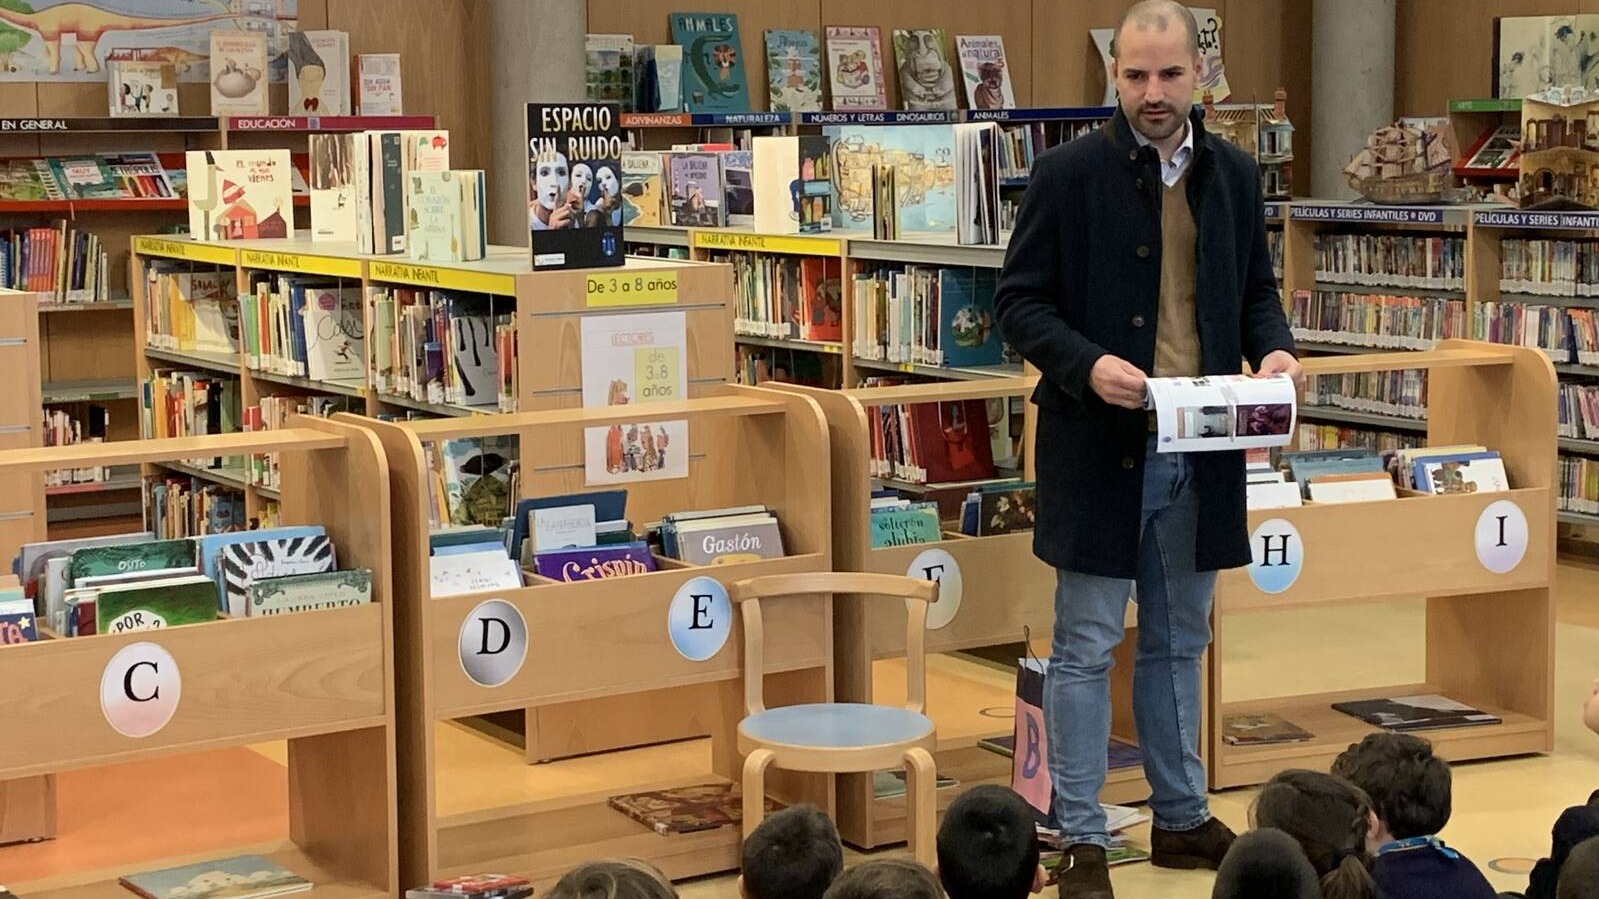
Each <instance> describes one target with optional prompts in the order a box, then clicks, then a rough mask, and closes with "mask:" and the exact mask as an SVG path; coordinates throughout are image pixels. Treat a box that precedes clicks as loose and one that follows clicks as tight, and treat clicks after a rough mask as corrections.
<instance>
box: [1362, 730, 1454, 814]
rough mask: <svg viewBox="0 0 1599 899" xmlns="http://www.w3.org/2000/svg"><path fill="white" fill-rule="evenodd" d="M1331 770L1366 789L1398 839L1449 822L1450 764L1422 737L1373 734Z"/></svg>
mask: <svg viewBox="0 0 1599 899" xmlns="http://www.w3.org/2000/svg"><path fill="white" fill-rule="evenodd" d="M1332 773H1334V774H1336V775H1338V776H1340V777H1342V778H1344V779H1346V780H1349V781H1352V782H1353V783H1354V784H1355V785H1356V786H1358V787H1360V788H1361V789H1362V790H1365V791H1366V795H1368V796H1370V797H1371V806H1372V810H1373V811H1375V812H1376V813H1377V817H1378V818H1381V819H1382V822H1383V824H1385V825H1387V826H1388V832H1389V833H1391V834H1393V835H1394V838H1395V839H1398V840H1404V839H1409V838H1410V837H1422V836H1431V835H1432V834H1435V833H1437V832H1438V831H1440V830H1443V829H1444V825H1445V824H1448V823H1449V815H1450V811H1451V802H1452V800H1451V798H1450V781H1451V776H1450V774H1449V765H1448V763H1446V762H1445V761H1444V760H1443V759H1441V758H1438V757H1437V756H1435V755H1433V754H1432V744H1431V743H1429V742H1427V741H1426V740H1423V739H1422V738H1420V737H1417V736H1413V735H1411V734H1393V733H1381V734H1368V735H1367V736H1366V738H1365V739H1364V740H1361V741H1360V742H1359V743H1356V744H1354V745H1352V746H1350V747H1349V748H1348V749H1346V750H1344V752H1343V754H1341V755H1339V756H1338V758H1337V759H1336V760H1335V761H1334V762H1333V766H1332Z"/></svg>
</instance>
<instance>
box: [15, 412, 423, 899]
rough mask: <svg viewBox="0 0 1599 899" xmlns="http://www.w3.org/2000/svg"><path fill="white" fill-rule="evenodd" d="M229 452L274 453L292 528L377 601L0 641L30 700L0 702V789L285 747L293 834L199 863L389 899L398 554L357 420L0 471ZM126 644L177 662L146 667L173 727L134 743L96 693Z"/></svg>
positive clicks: (38, 884) (46, 881)
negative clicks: (172, 669) (148, 763)
mask: <svg viewBox="0 0 1599 899" xmlns="http://www.w3.org/2000/svg"><path fill="white" fill-rule="evenodd" d="M238 451H263V452H265V451H275V452H281V453H283V454H284V461H283V464H284V466H285V468H286V470H287V471H288V472H290V473H292V479H291V481H290V483H291V484H292V485H294V486H293V488H292V489H289V490H286V491H285V495H284V498H283V512H284V521H285V523H293V524H312V523H315V524H321V525H323V526H324V527H325V528H326V529H327V532H328V535H329V536H330V537H331V538H332V539H333V541H334V543H335V545H336V546H337V548H338V553H339V560H340V564H341V565H342V566H344V567H346V568H354V567H365V568H370V569H371V570H372V590H373V602H372V603H371V604H369V605H365V606H356V607H350V608H344V609H334V610H328V611H320V612H308V613H302V614H296V615H283V616H277V617H268V618H242V619H221V620H218V621H216V622H212V623H208V624H199V625H191V626H185V627H176V628H172V629H170V630H161V631H145V632H139V633H132V634H122V635H111V634H106V635H98V636H88V637H76V638H71V639H62V638H57V637H56V636H55V635H53V634H46V635H45V636H46V639H44V640H42V641H40V642H37V643H30V644H24V645H20V646H11V647H6V648H5V649H3V650H0V651H3V652H5V654H6V657H5V664H6V670H7V676H8V678H10V679H11V680H12V681H13V682H14V683H19V684H27V685H28V689H27V690H18V691H12V692H11V693H9V694H7V695H6V696H5V697H0V715H4V717H5V719H6V720H7V721H8V722H11V725H12V727H13V728H14V732H16V733H22V734H28V735H29V737H28V739H27V740H7V741H0V779H3V780H13V779H15V778H25V777H32V776H37V775H47V774H53V773H56V772H63V771H72V770H75V769H82V768H98V767H102V766H108V765H116V764H121V763H125V762H132V761H136V760H141V759H149V758H155V757H163V756H182V755H185V754H190V753H197V752H202V751H207V750H214V749H221V748H226V747H242V746H250V745H255V744H260V743H264V742H268V741H275V740H287V741H288V765H289V778H288V784H289V787H288V789H289V796H288V810H289V821H288V833H289V835H290V840H289V841H288V842H285V843H282V844H275V845H270V846H259V845H249V846H240V847H237V848H236V849H235V850H234V852H229V851H219V852H215V853H211V854H209V855H207V856H205V857H210V858H216V857H221V856H225V855H230V854H235V852H251V853H259V854H265V855H269V856H270V857H272V858H273V859H274V860H276V861H278V862H279V863H280V864H283V865H285V866H287V867H289V868H291V869H292V870H294V871H295V872H296V873H298V874H300V875H301V876H304V877H306V878H308V879H311V880H312V881H313V882H315V884H316V890H317V892H318V893H319V894H322V893H324V892H325V893H327V894H329V895H333V896H339V897H343V899H378V897H383V896H393V895H396V894H397V893H398V891H399V890H400V883H399V880H398V876H397V871H398V856H397V854H396V847H397V839H396V829H395V820H396V818H395V776H394V771H395V769H394V745H395V731H394V680H393V677H392V658H393V653H394V646H393V642H392V636H391V635H392V622H391V617H392V611H393V603H392V601H393V598H394V594H393V591H392V587H391V583H392V582H391V579H390V574H389V559H390V557H391V554H392V547H391V541H390V530H389V528H390V522H389V508H388V503H389V500H388V464H387V460H386V458H385V456H384V455H383V452H382V450H381V448H380V447H379V445H378V443H377V441H376V439H375V438H374V437H373V436H372V435H371V434H370V433H369V432H367V431H364V430H362V429H360V428H357V427H354V426H352V425H349V424H345V423H339V422H330V421H323V420H305V421H301V422H297V423H296V424H295V426H294V427H291V428H289V429H285V430H280V431H276V432H273V433H271V434H251V435H242V434H241V435H226V436H221V437H204V438H187V439H169V440H140V441H123V442H115V443H104V444H82V445H78V446H68V447H51V448H48V449H46V448H29V449H14V450H4V451H0V473H3V475H4V476H6V477H15V476H31V475H37V474H39V473H42V472H44V471H47V470H49V469H52V468H57V467H62V466H72V465H82V464H86V463H93V464H102V465H117V464H141V463H150V462H157V461H171V460H174V459H184V458H189V457H190V456H192V455H194V454H197V453H198V454H211V453H217V454H224V453H228V452H238ZM136 645H143V646H150V647H154V648H155V649H154V650H151V651H152V652H153V651H159V652H164V653H165V654H166V656H167V657H168V658H170V659H171V660H172V662H173V663H175V664H176V665H177V666H178V671H177V672H176V673H163V672H160V671H159V669H158V670H157V672H156V673H157V674H159V675H160V676H161V677H162V678H163V681H162V684H163V685H173V686H176V687H178V688H179V690H180V692H179V693H178V694H177V695H178V697H179V698H178V700H177V701H176V702H175V703H173V704H172V708H171V711H170V713H169V714H170V718H169V719H168V720H167V722H166V723H165V724H164V725H162V726H159V727H152V726H146V727H144V728H141V729H142V730H145V731H147V733H146V734H145V735H144V736H139V737H136V736H130V735H127V727H126V726H124V727H123V729H120V730H119V729H116V728H115V726H114V725H113V724H112V723H111V719H110V717H108V714H109V713H108V712H106V711H105V709H106V708H107V706H106V705H105V704H104V702H103V700H102V698H101V694H102V688H101V684H102V681H103V678H111V681H110V682H111V683H113V684H114V683H115V682H116V678H117V677H123V678H124V679H125V678H126V677H128V676H129V675H128V674H127V673H126V672H121V673H119V671H118V669H117V668H115V667H114V666H115V665H116V664H122V665H126V664H128V662H127V661H122V662H118V657H119V654H120V653H124V652H128V651H132V650H131V647H134V646H136ZM156 658H157V659H158V660H159V659H160V656H159V655H157V656H156ZM135 664H141V663H135ZM142 664H151V663H149V662H143V663H142ZM154 664H157V665H159V664H160V662H159V661H157V662H156V663H154ZM130 670H131V669H130ZM245 813H246V812H245V811H244V810H241V811H240V814H245ZM117 826H121V827H125V828H129V829H132V828H138V827H140V826H141V822H140V821H138V820H128V821H123V822H118V823H117ZM7 851H8V850H7V849H5V848H0V869H5V868H9V867H11V866H10V865H9V864H8V863H7V861H6V859H7ZM205 857H202V858H186V857H171V858H134V859H128V860H127V862H126V863H125V864H120V865H118V867H117V868H116V869H115V870H81V866H79V865H74V864H71V863H70V862H68V863H65V864H63V865H61V867H60V869H59V870H58V871H52V872H50V873H48V874H45V875H43V876H41V877H38V878H37V879H30V880H29V881H27V882H23V883H16V882H13V883H12V884H11V887H12V889H13V890H15V891H17V892H18V894H19V895H26V896H36V897H37V896H42V897H48V899H80V897H82V899H87V897H113V896H122V895H125V890H124V888H123V887H121V886H119V885H118V883H117V877H118V876H121V875H124V874H128V873H132V872H139V871H148V870H155V869H160V868H165V867H169V866H172V865H175V864H185V863H189V862H193V861H201V860H204V858H205Z"/></svg>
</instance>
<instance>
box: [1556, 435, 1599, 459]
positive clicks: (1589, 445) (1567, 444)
mask: <svg viewBox="0 0 1599 899" xmlns="http://www.w3.org/2000/svg"><path fill="white" fill-rule="evenodd" d="M1559 445H1560V448H1561V449H1562V450H1564V451H1566V452H1570V453H1581V454H1583V455H1589V456H1599V440H1585V439H1583V438H1581V437H1562V438H1560V441H1559Z"/></svg>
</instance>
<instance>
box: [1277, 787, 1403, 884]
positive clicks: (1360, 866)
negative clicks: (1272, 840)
mask: <svg viewBox="0 0 1599 899" xmlns="http://www.w3.org/2000/svg"><path fill="white" fill-rule="evenodd" d="M1251 816H1252V817H1253V819H1254V824H1255V826H1256V827H1271V828H1275V829H1277V830H1280V831H1282V832H1284V833H1286V834H1288V835H1289V836H1291V837H1293V838H1294V842H1296V843H1298V844H1299V848H1301V849H1303V850H1304V851H1305V857H1306V858H1308V859H1310V866H1311V867H1312V868H1314V869H1315V871H1316V877H1317V878H1318V879H1319V881H1320V883H1321V896H1322V899H1377V897H1378V896H1379V895H1380V894H1379V893H1378V891H1377V882H1376V881H1374V880H1372V877H1371V870H1370V865H1371V858H1370V856H1368V855H1367V854H1366V838H1367V836H1368V835H1369V834H1370V833H1371V828H1372V827H1373V826H1374V825H1375V823H1376V816H1375V815H1373V814H1372V810H1371V800H1370V799H1368V798H1366V794H1365V793H1364V792H1363V791H1362V790H1361V789H1360V788H1359V787H1357V786H1355V785H1354V784H1352V783H1350V782H1349V781H1347V780H1344V779H1343V778H1342V777H1334V776H1333V775H1331V774H1322V773H1321V772H1319V771H1284V772H1282V773H1281V774H1278V775H1277V776H1276V777H1273V778H1272V779H1271V780H1270V781H1269V782H1268V783H1267V784H1266V786H1265V787H1263V788H1261V791H1260V795H1259V796H1257V797H1256V798H1255V807H1254V810H1253V812H1252V815H1251Z"/></svg>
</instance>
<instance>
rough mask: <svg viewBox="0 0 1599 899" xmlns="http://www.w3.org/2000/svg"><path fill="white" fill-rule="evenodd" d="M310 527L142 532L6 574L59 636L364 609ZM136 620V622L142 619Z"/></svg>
mask: <svg viewBox="0 0 1599 899" xmlns="http://www.w3.org/2000/svg"><path fill="white" fill-rule="evenodd" d="M337 567H338V566H337V564H336V554H335V548H334V545H333V541H332V539H331V538H330V537H328V535H327V532H326V530H325V529H323V528H322V527H321V526H319V525H313V526H303V527H293V528H279V529H274V530H257V531H246V532H241V533H230V534H216V535H209V536H203V537H194V538H185V539H171V540H159V539H155V538H154V536H153V535H152V534H151V533H150V532H149V531H144V532H140V533H130V534H116V535H110V536H104V537H89V538H84V539H78V540H55V541H47V542H43V543H30V544H27V545H25V546H23V547H22V549H21V550H20V551H19V553H18V555H17V557H16V559H15V561H13V563H12V571H13V573H14V574H16V575H17V577H18V579H19V580H20V581H21V582H22V585H23V588H24V593H25V595H26V596H27V597H28V598H29V599H30V600H31V601H32V602H33V611H34V614H36V615H38V616H40V617H42V618H43V619H44V620H45V621H47V622H48V623H49V624H50V626H51V627H52V629H54V630H55V631H56V632H57V633H59V634H62V635H65V636H86V635H89V634H95V633H101V634H104V633H124V632H128V631H140V630H153V629H156V628H164V627H175V626H178V625H183V624H194V623H199V622H202V621H212V620H215V619H216V617H217V615H218V613H223V614H226V615H228V616H229V617H232V618H245V617H257V616H269V615H280V614H285V613H289V612H299V611H309V610H312V609H327V608H337V607H341V606H348V605H358V604H363V603H366V602H370V601H371V598H372V596H371V572H370V571H365V570H357V571H344V572H340V571H338V570H337ZM141 613H142V614H141Z"/></svg>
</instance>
